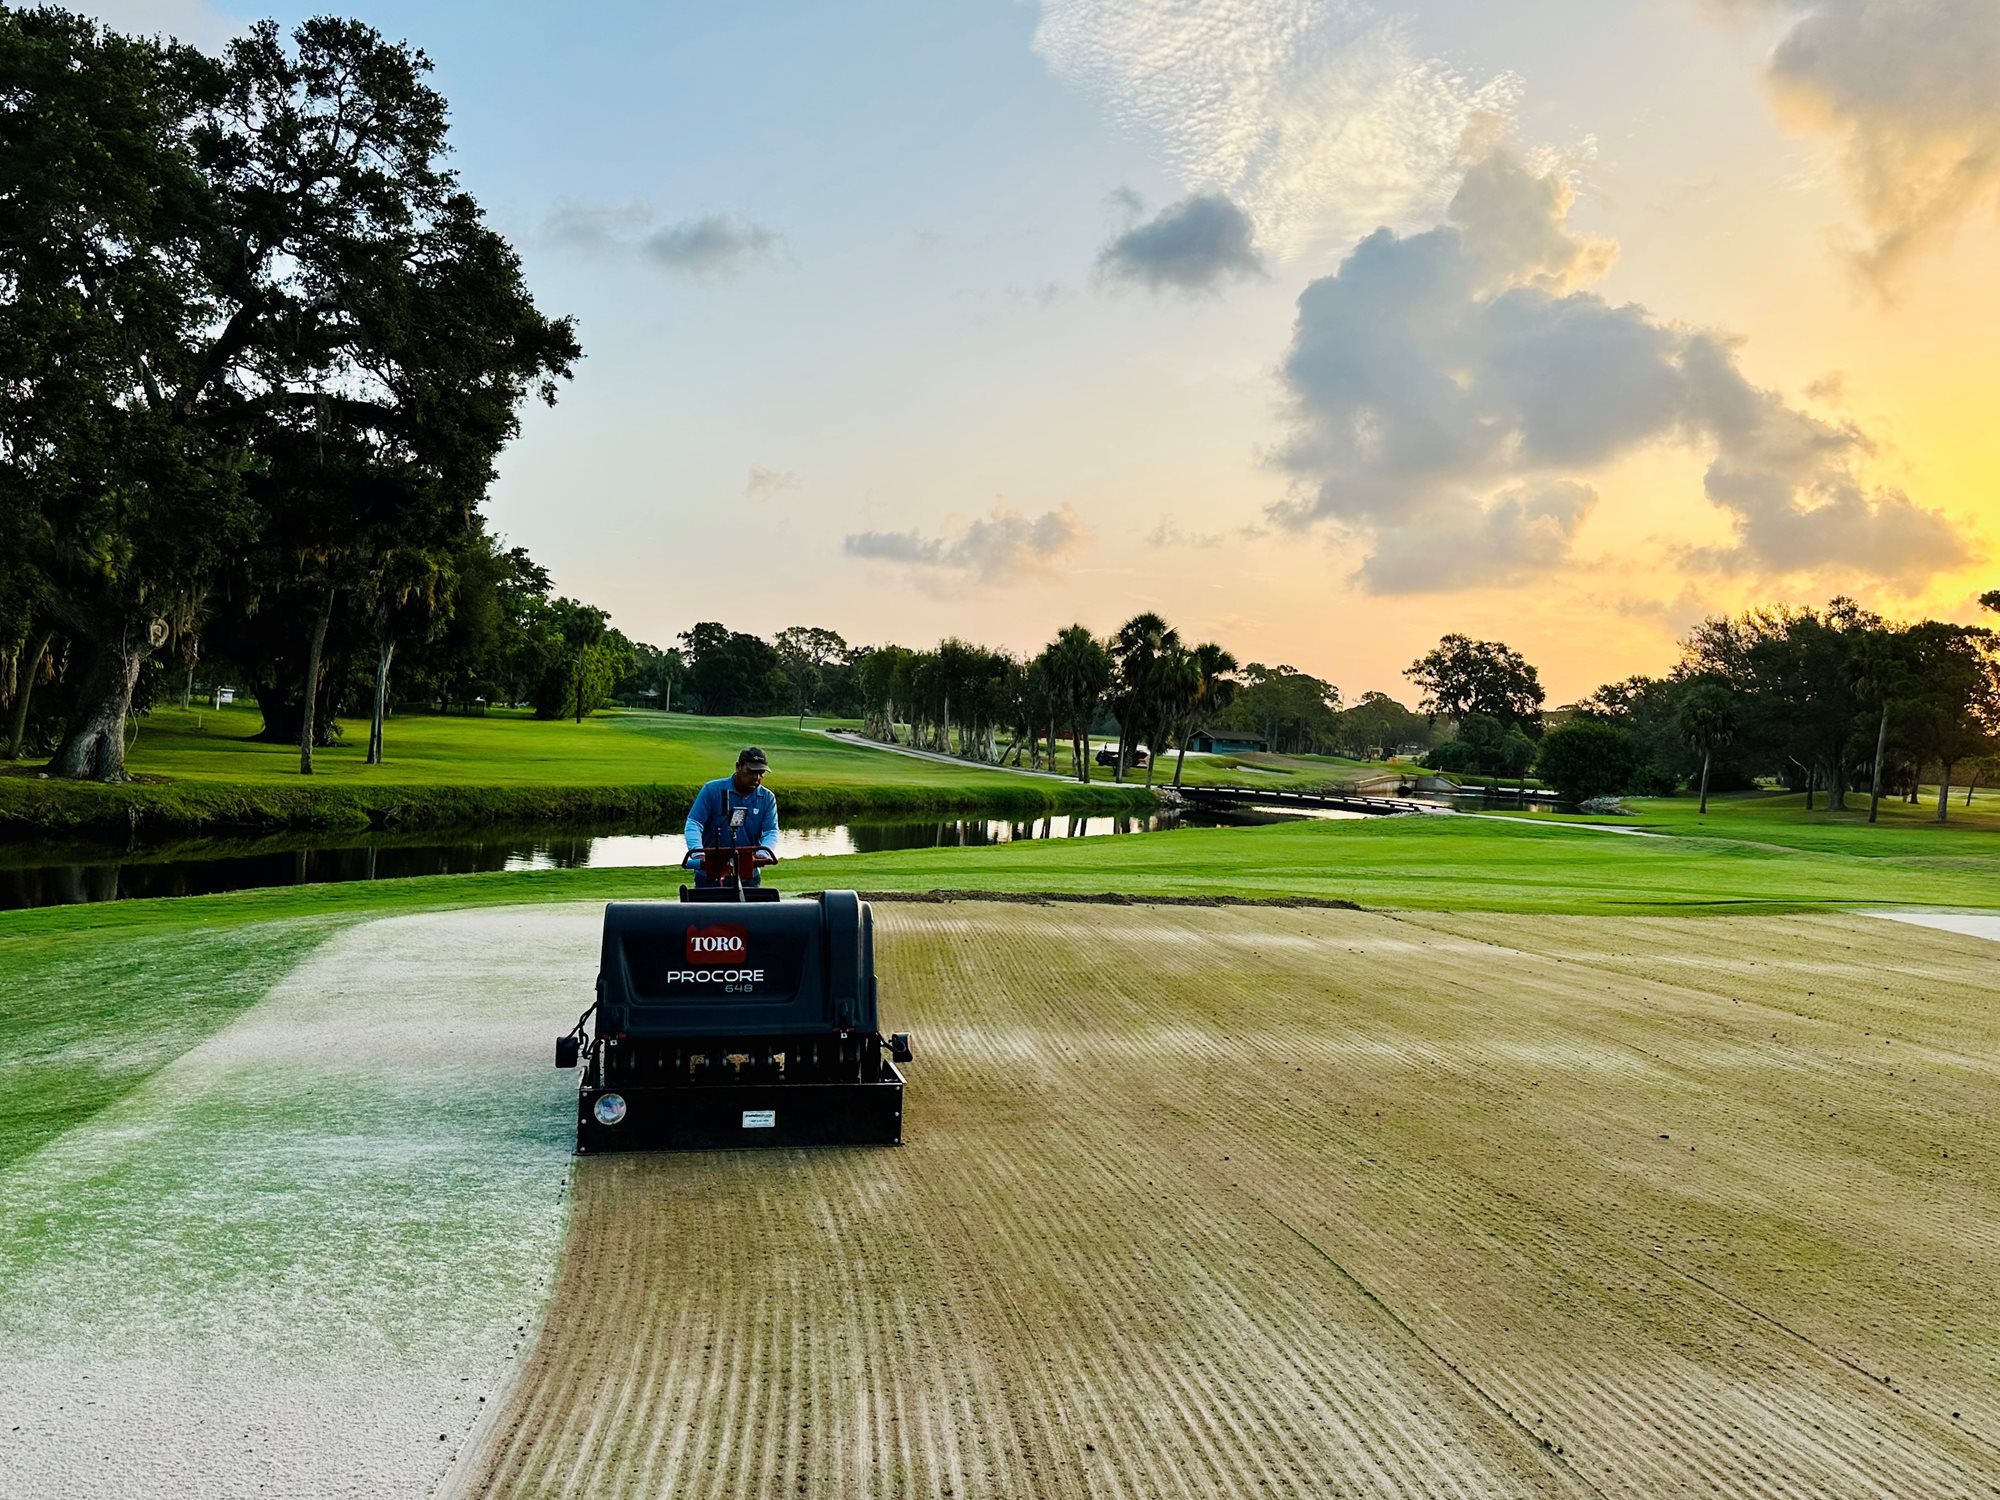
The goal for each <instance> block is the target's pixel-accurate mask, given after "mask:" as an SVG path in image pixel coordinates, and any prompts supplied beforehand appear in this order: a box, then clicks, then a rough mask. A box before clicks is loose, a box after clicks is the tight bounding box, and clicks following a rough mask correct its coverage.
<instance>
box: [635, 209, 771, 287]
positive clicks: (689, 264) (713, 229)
mask: <svg viewBox="0 0 2000 1500" xmlns="http://www.w3.org/2000/svg"><path fill="white" fill-rule="evenodd" d="M782 243H783V240H782V238H781V236H779V235H778V234H777V233H776V232H775V231H774V230H770V229H767V228H765V227H764V226H763V225H762V224H759V223H756V222H755V221H753V220H750V219H738V218H733V217H731V216H729V215H727V214H711V215H710V216H709V217H708V218H705V219H683V220H682V221H681V222H680V223H678V224H669V225H667V226H666V227H665V228H663V229H658V230H655V231H654V232H653V233H651V234H649V235H647V236H646V238H645V239H644V240H642V241H641V242H640V245H639V250H640V253H641V254H643V255H644V256H645V257H646V259H647V260H649V261H651V262H652V263H653V264H654V265H656V266H660V267H663V268H664V269H666V270H669V271H681V272H687V273H690V274H692V275H696V276H730V275H734V274H735V273H736V272H738V271H740V270H742V269H743V268H744V267H745V266H747V265H749V264H750V263H751V262H753V261H757V260H762V259H764V258H766V257H767V256H769V255H770V254H771V253H772V252H773V251H774V250H776V249H777V248H778V246H779V245H780V244H782Z"/></svg>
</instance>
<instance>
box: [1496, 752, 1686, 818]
mask: <svg viewBox="0 0 2000 1500" xmlns="http://www.w3.org/2000/svg"><path fill="white" fill-rule="evenodd" d="M1714 758H1715V752H1714V751H1713V750H1711V749H1709V748H1708V747H1707V746H1706V745H1704V746H1703V747H1702V751H1701V807H1700V809H1699V810H1700V812H1701V813H1703V814H1704V815H1706V814H1707V812H1708V763H1709V762H1710V761H1711V760H1713V759H1714ZM1527 789H1528V782H1527V778H1526V777H1525V776H1524V777H1523V778H1522V779H1521V792H1522V799H1521V800H1522V801H1524V802H1525V801H1526V800H1527Z"/></svg>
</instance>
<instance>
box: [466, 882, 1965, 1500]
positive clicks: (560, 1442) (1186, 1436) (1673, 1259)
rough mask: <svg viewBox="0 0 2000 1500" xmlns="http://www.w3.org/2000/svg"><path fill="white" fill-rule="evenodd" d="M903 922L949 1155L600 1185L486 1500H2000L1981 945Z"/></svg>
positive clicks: (1404, 927)
mask: <svg viewBox="0 0 2000 1500" xmlns="http://www.w3.org/2000/svg"><path fill="white" fill-rule="evenodd" d="M877 915H878V920H879V921H880V922H881V924H882V926H883V928H884V933H883V939H882V942H881V946H880V949H879V953H880V961H881V964H882V970H883V989H884V1006H885V1019H886V1021H887V1023H888V1024H893V1025H896V1026H898V1027H902V1026H908V1027H910V1028H911V1029H912V1030H913V1031H914V1032H915V1033H916V1039H917V1046H918V1061H917V1063H916V1064H915V1065H914V1066H913V1068H912V1069H911V1070H910V1071H911V1073H912V1077H913V1082H912V1085H911V1091H910V1097H909V1106H908V1120H909V1127H908V1128H909V1137H908V1139H909V1144H907V1145H906V1146H904V1147H903V1148H901V1149H900V1150H894V1149H890V1150H872V1151H849V1152H819V1153H804V1152H790V1153H783V1154H777V1155H765V1154H757V1153H749V1152H742V1153H734V1154H708V1155H699V1156H682V1157H650V1158H622V1159H619V1158H610V1159H593V1160H590V1161H587V1162H584V1163H582V1164H581V1165H580V1167H579V1170H578V1173H577V1178H576V1189H577V1204H576V1219H575V1227H574V1231H573V1233H572V1236H571V1238H570V1241H569V1244H568V1247H567V1250H566V1254H565V1259H564V1264H563V1270H562V1275H561V1279H560V1282H559V1284H558V1285H559V1295H558V1302H557V1311H556V1312H555V1313H554V1314H553V1315H552V1316H551V1319H550V1321H549V1323H548V1326H547V1328H546V1331H545V1332H544V1334H543V1337H542V1339H541V1341H540V1343H539V1344H538V1346H537V1348H536V1350H535V1352H534V1355H533V1358H532V1360H531V1362H530V1363H529V1365H528V1367H527V1369H526V1371H525V1372H524V1377H523V1381H522V1383H521V1384H520V1385H519V1386H518V1387H517V1388H516V1390H515V1391H514V1393H513V1395H512V1397H511V1399H510V1401H509V1404H508V1405H507V1407H506V1408H505V1409H504V1410H503V1412H502V1413H501V1415H500V1419H499V1420H498V1421H497V1422H496V1423H495V1425H494V1427H493V1429H492V1431H491V1432H490V1433H489V1434H487V1435H486V1436H485V1440H484V1443H483V1446H482V1448H481V1450H480V1451H479V1452H478V1453H477V1454H476V1455H474V1456H473V1458H472V1459H471V1460H470V1461H469V1462H468V1464H467V1465H466V1466H465V1471H464V1473H463V1474H462V1476H461V1478H462V1480H463V1481H464V1484H465V1490H464V1492H466V1493H472V1494H483V1495H491V1496H510V1497H514V1496H558V1495H562V1496H592V1497H616V1496H632V1497H638V1496H649V1497H650V1496H700V1497H724V1496H738V1497H751V1496H776V1495H798V1496H815V1497H817V1496H855V1497H859V1496H875V1495H884V1496H888V1495H896V1496H919V1495H922V1496H947V1495H948V1496H953V1497H965V1496H1100V1495H1101V1496H1133V1497H1138V1496H1180V1497H1190V1500H1192V1497H1196V1496H1211V1495H1259V1496H1261V1495H1293V1496H1301V1497H1306V1496H1311V1497H1323V1496H1334V1495H1342V1496H1385V1497H1387V1496H1399V1497H1400V1496H1413V1495H1440V1496H1442V1495H1454V1496H1467V1497H1473V1496H1495V1495H1540V1494H1546V1495H1576V1496H1590V1495H1620V1496H1646V1497H1652V1496H1674V1495H1702V1496H1709V1495H1716V1494H1723V1495H1731V1496H1741V1495H1760V1496H1780V1495H1786V1496H1799V1497H1806V1496H1813V1497H1820V1496H1863V1495H1868V1496H1909V1497H1912V1500H1916V1497H1936V1496H1946V1495H1953V1496H1970V1495H1992V1494H1995V1493H2000V1143H1996V1139H1995V1136H1994V1132H1993V1126H1994V1123H1995V1115H1996V1109H1997V1108H2000V1045H1996V1043H2000V1000H1996V991H2000V986H1996V983H1995V967H1994V958H1993V950H1992V949H1991V948H1990V947H1989V946H1988V945H1986V944H1984V943H1981V942H1979V941H1977V940H1974V939H1970V938H1965V937H1961V936H1956V935H1952V934H1946V933H1934V932H1926V931H1919V930H1914V929H1903V928H1899V927H1896V926H1893V925H1890V924H1886V923H1879V922H1874V921H1871V920H1868V919H1866V918H1859V917H1795V918H1780V919H1742V920H1738V919H1705V920H1697V921H1690V920H1640V921H1612V920H1607V919H1601V918H1571V919H1556V920H1548V919H1536V920H1532V921H1530V920H1524V919H1520V918H1476V917H1467V918H1456V917H1454V918H1447V919H1428V918H1417V919H1397V918H1391V917H1387V916H1380V915H1373V914H1366V913H1349V912H1334V911H1286V912H1258V911H1249V910H1243V909H1229V910H1200V909H1190V908H1174V909H1164V908H1144V907H1135V908H1117V907H1107V908H1090V907H1078V906H1062V907H1046V908H1035V907H1022V906H999V905H975V904H965V905H952V906H944V907H934V906H932V907H925V906H882V907H878V908H877ZM455 1493H456V1492H455Z"/></svg>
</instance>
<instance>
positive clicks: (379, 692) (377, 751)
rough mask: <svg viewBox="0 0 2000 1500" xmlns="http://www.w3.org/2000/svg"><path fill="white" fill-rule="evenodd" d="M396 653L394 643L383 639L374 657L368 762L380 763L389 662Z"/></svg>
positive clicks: (386, 706)
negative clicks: (373, 705)
mask: <svg viewBox="0 0 2000 1500" xmlns="http://www.w3.org/2000/svg"><path fill="white" fill-rule="evenodd" d="M395 655H396V643H395V642H394V641H393V640H386V639H385V640H384V641H383V642H382V649H381V651H380V652H379V653H378V654H377V655H376V658H375V708H374V712H373V713H371V714H370V715H369V718H368V762H367V763H368V764H369V765H371V766H379V765H381V764H382V720H383V719H384V718H385V717H386V716H387V714H388V711H389V662H390V661H391V659H392V658H394V656H395Z"/></svg>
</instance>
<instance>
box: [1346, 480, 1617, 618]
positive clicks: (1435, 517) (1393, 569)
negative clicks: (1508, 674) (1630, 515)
mask: <svg viewBox="0 0 2000 1500" xmlns="http://www.w3.org/2000/svg"><path fill="white" fill-rule="evenodd" d="M1596 507H1597V491H1596V490H1594V489H1592V488H1591V487H1590V486H1589V485H1587V484H1581V483H1579V482H1577V481H1576V480H1573V479H1550V480H1541V481H1538V482H1535V483H1530V484H1518V485H1511V486H1509V487H1508V488H1506V489H1504V490H1502V491H1500V493H1498V494H1497V495H1495V496H1493V497H1492V499H1491V500H1489V501H1487V502H1486V503H1485V504H1484V505H1481V504H1480V503H1478V502H1477V501H1474V500H1471V499H1467V498H1464V497H1461V496H1445V497H1441V498H1439V499H1438V500H1436V501H1433V502H1432V503H1431V504H1429V505H1427V506H1425V507H1424V508H1423V509H1422V510H1421V511H1420V512H1419V513H1418V514H1416V515H1414V516H1412V517H1411V518H1410V522H1409V524H1405V525H1395V524H1391V525H1388V526H1384V527H1383V528H1382V529H1381V530H1379V531H1378V532H1376V533H1375V539H1374V540H1375V545H1374V550H1373V551H1371V552H1370V553H1369V555H1368V559H1367V561H1366V562H1364V563H1363V564H1362V565H1361V572H1360V578H1361V581H1362V583H1363V584H1364V585H1365V586H1366V587H1367V588H1368V589H1369V591H1370V592H1372V593H1377V594H1417V593H1432V592H1443V591H1447V590H1453V589H1469V588H1494V587H1498V586H1501V585H1506V584H1518V583H1525V582H1527V581H1529V580H1530V579H1532V578H1535V577H1538V576H1541V575H1545V574H1548V573H1552V572H1555V571H1557V570H1559V569H1561V568H1563V567H1565V566H1566V565H1567V564H1568V563H1569V560H1570V544H1571V543H1572V542H1573V541H1574V540H1575V539H1576V533H1577V529H1578V528H1579V527H1581V526H1582V525H1583V523H1584V520H1585V518H1586V517H1588V516H1589V515H1590V513H1591V511H1593V510H1594V509H1596Z"/></svg>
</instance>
